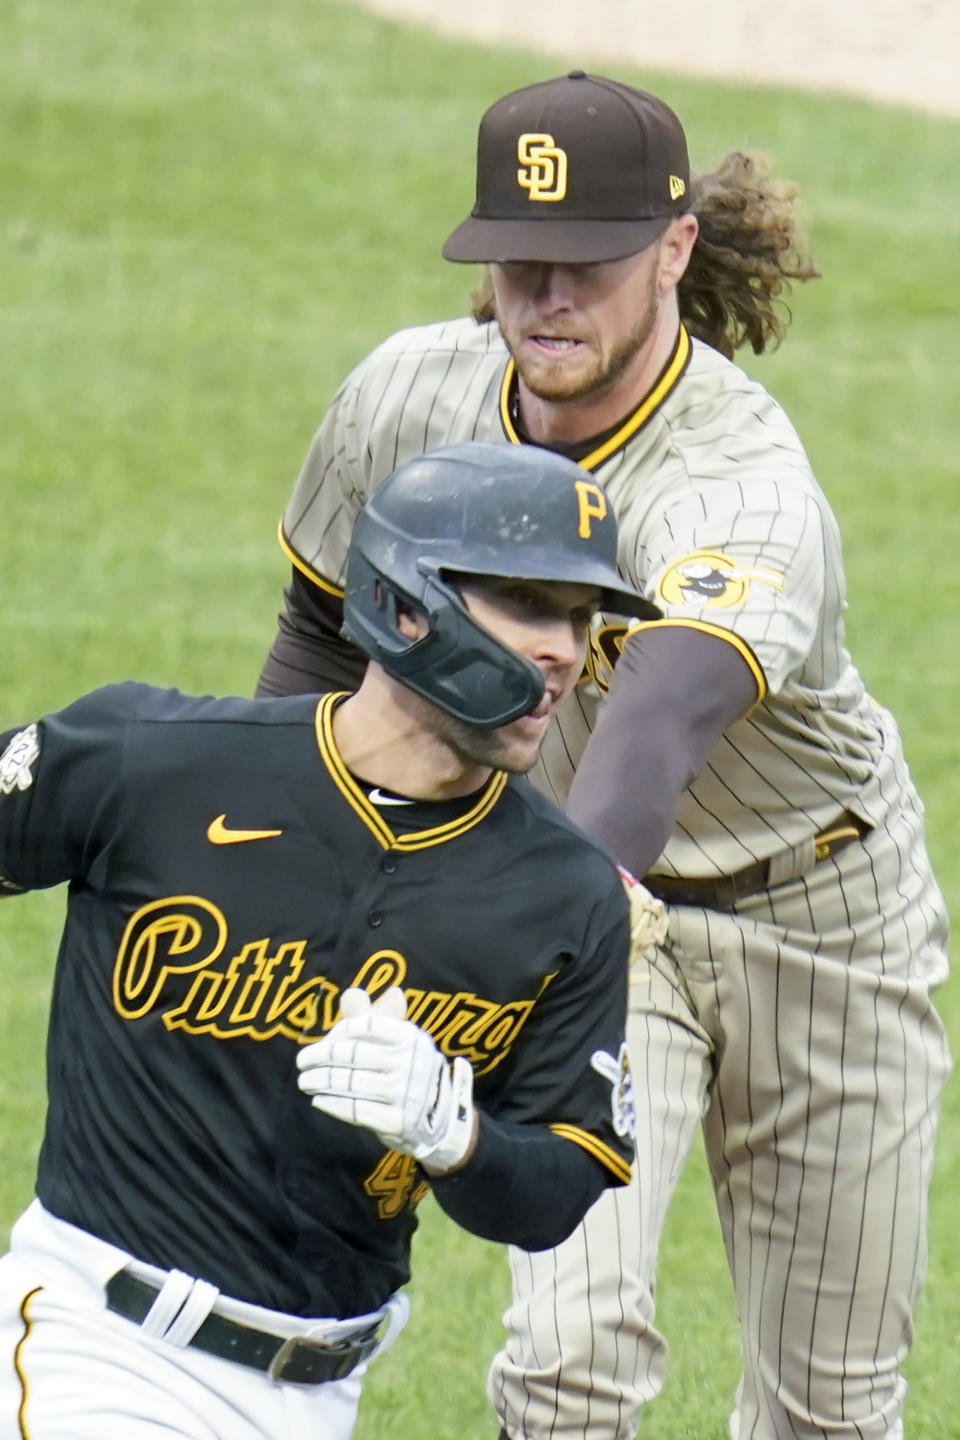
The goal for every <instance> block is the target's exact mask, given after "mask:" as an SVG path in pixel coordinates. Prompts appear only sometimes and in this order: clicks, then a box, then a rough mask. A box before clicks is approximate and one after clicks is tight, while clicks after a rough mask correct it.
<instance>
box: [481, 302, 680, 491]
mask: <svg viewBox="0 0 960 1440" xmlns="http://www.w3.org/2000/svg"><path fill="white" fill-rule="evenodd" d="M690 351H691V345H690V336H689V335H688V334H687V332H686V330H685V329H684V327H683V326H682V325H681V326H680V331H679V334H678V335H677V344H676V348H675V349H674V352H673V355H672V356H671V357H670V360H669V362H668V364H667V367H666V369H665V370H664V372H663V374H662V375H661V376H660V379H659V380H658V381H657V383H656V385H654V387H653V389H652V390H651V391H650V392H649V393H648V394H647V395H646V396H645V397H644V399H643V400H641V402H640V404H639V405H638V406H637V408H636V410H634V412H633V414H632V415H630V416H629V418H628V419H626V420H625V421H624V422H623V424H622V425H621V426H620V428H619V430H617V431H615V432H614V434H613V435H611V436H610V438H609V440H605V441H604V442H603V444H602V445H598V446H597V448H596V450H591V452H590V454H589V455H585V456H584V457H583V459H582V460H578V461H577V464H578V465H579V466H580V467H581V469H583V470H595V469H596V468H597V466H598V465H602V464H603V462H604V460H608V459H609V458H610V456H611V455H612V454H613V453H614V451H616V450H620V449H622V447H623V446H624V445H626V443H627V441H628V440H629V439H631V437H632V436H634V435H635V434H636V433H637V431H638V430H639V429H640V428H641V426H643V425H645V424H646V423H647V421H648V420H649V419H650V416H651V415H652V414H653V412H654V410H656V409H657V407H658V406H659V405H662V404H663V401H664V400H665V399H666V397H667V396H668V395H669V393H670V391H671V390H672V389H673V387H674V385H676V383H677V381H678V380H679V379H680V376H681V375H682V374H683V372H684V370H685V369H686V368H687V364H688V362H689V360H690ZM516 371H517V367H516V364H515V363H514V360H513V357H512V356H511V357H510V359H509V360H508V361H507V368H506V371H505V372H504V376H503V382H502V384H501V386H500V420H501V423H502V424H503V428H504V431H505V432H506V436H507V439H508V440H509V441H510V443H511V445H521V444H522V443H523V442H522V440H521V439H520V436H519V434H518V433H517V428H516V426H515V425H514V423H513V420H512V419H511V416H510V391H511V390H512V388H513V381H514V377H515V375H516Z"/></svg>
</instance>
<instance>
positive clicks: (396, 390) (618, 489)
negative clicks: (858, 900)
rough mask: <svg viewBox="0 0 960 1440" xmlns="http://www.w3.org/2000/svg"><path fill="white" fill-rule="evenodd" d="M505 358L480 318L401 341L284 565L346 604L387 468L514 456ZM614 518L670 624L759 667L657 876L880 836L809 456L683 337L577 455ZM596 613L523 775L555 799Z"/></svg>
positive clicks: (766, 405)
mask: <svg viewBox="0 0 960 1440" xmlns="http://www.w3.org/2000/svg"><path fill="white" fill-rule="evenodd" d="M513 393H514V382H513V365H512V362H511V361H510V359H509V357H508V355H507V352H506V350H505V347H504V345H503V342H502V340H501V339H500V335H499V332H498V330H497V328H496V326H494V325H483V326H478V325H476V324H475V323H474V322H473V321H471V320H459V321H454V322H449V323H444V324H440V325H432V326H425V327H421V328H417V329H412V330H407V331H403V332H401V333H399V334H398V335H395V336H393V337H392V338H391V339H389V340H387V341H386V342H385V343H384V344H383V345H381V346H380V347H379V348H378V349H377V350H376V351H374V352H373V354H372V355H370V356H369V357H368V358H367V359H366V360H365V361H364V362H363V363H362V364H361V365H360V366H358V368H357V369H356V370H355V371H354V372H353V374H352V375H351V376H349V378H348V379H347V380H346V382H345V383H344V385H343V387H342V388H341V390H340V392H339V394H338V395H337V397H336V399H335V401H334V403H333V405H332V406H331V409H330V411H329V413H328V415H327V417H326V418H325V420H324V422H323V425H322V426H321V428H320V430H319V431H318V433H317V436H316V437H315V440H314V443H313V446H312V447H311V450H310V453H309V455H308V457H307V460H306V463H305V465H304V469H303V471H302V473H301V476H300V479H299V481H298V484H297V487H296V489H295V491H294V494H293V497H292V499H291V502H290V505H289V507H288V509H287V512H286V515H285V517H284V522H283V531H282V534H283V541H284V544H285V548H286V549H287V551H288V553H289V554H290V557H291V559H292V560H293V562H294V564H296V565H298V566H299V567H300V568H301V569H303V570H304V571H305V573H307V574H308V575H309V576H311V578H313V579H314V580H316V581H317V582H318V583H320V584H321V586H323V587H324V588H326V589H328V590H333V591H334V592H335V593H339V587H340V584H341V582H342V577H343V565H344V560H345V556H346V549H347V544H348V541H349V535H350V531H351V528H352V525H353V521H354V519H355V517H356V514H357V512H358V510H359V508H360V506H361V505H362V503H363V501H364V500H365V499H366V497H367V495H368V494H369V493H370V491H371V490H372V489H373V488H374V487H375V486H376V485H377V484H378V483H379V482H380V481H381V480H382V479H383V478H384V477H385V476H386V475H387V474H388V473H389V472H390V471H391V470H392V469H393V468H394V466H395V465H396V464H398V463H399V462H401V461H403V460H406V459H409V458H411V457H412V456H413V455H416V454H419V453H421V452H422V451H423V450H427V449H431V448H433V447H435V446H438V445H440V444H446V443H450V442H453V441H461V440H469V439H480V440H494V441H496V440H501V441H503V442H504V443H511V442H513V443H519V435H518V433H517V430H516V428H515V426H514V421H513V414H512V401H513ZM580 463H581V465H582V466H583V468H584V469H586V470H588V471H591V472H592V473H593V474H594V476H595V478H596V480H597V481H598V483H599V484H601V485H602V486H603V489H604V491H605V493H606V497H607V499H608V501H609V503H610V504H611V505H612V507H613V509H614V511H615V513H616V515H617V519H618V523H619V526H620V537H621V540H620V545H621V548H620V565H621V569H622V570H623V572H624V574H625V575H626V576H627V577H628V578H629V579H630V581H632V582H633V583H634V584H635V585H636V586H637V587H638V588H639V589H641V590H643V591H644V593H645V594H647V595H648V597H649V598H650V599H652V600H655V601H656V603H657V604H659V605H660V606H661V608H662V610H663V612H664V619H663V620H662V621H658V622H655V623H657V624H666V625H678V624H679V625H692V626H697V627H705V628H706V629H708V630H709V631H710V632H713V633H716V634H718V635H720V636H722V637H723V638H724V639H726V640H728V641H729V642H730V643H731V644H732V645H734V646H735V647H736V649H737V650H738V651H739V653H740V654H741V655H742V657H743V659H744V661H745V662H746V663H747V665H748V666H749V667H750V669H751V670H752V672H753V674H754V677H755V680H756V685H757V704H756V705H755V706H754V708H753V710H752V711H751V713H750V714H749V715H748V716H746V717H745V718H744V719H742V720H741V721H739V722H738V723H737V724H736V725H734V726H732V727H731V728H730V729H729V730H728V731H727V733H726V734H725V735H724V736H723V737H722V739H721V740H720V741H719V742H718V744H717V745H716V747H715V748H714V750H713V752H712V754H711V755H710V757H709V760H708V763H707V765H706V766H705V768H704V770H703V772H702V773H701V775H699V776H698V777H697V779H696V780H695V781H694V783H693V784H692V785H691V786H690V788H689V789H688V790H687V791H686V792H685V793H684V795H683V796H682V797H681V800H680V804H679V809H678V814H677V820H676V824H675V827H674V830H673V833H672V834H671V836H670V838H669V841H668V843H667V846H666V848H665V851H664V854H663V856H662V857H661V859H660V861H659V863H658V864H657V866H656V867H655V868H656V869H657V870H659V871H661V872H664V873H667V874H676V875H685V876H699V875H717V874H729V873H732V872H735V871H737V870H739V869H741V868H742V867H744V866H746V865H748V864H750V863H751V862H752V861H753V860H756V859H759V858H767V857H770V856H776V857H777V861H776V864H777V865H778V866H779V870H778V871H777V872H776V873H777V874H778V878H786V877H787V876H788V875H790V874H792V873H800V872H802V871H804V870H806V869H808V868H809V865H810V864H811V863H812V861H813V837H814V836H815V835H816V834H817V833H818V832H819V831H821V830H822V829H823V828H824V827H825V826H828V825H829V824H830V822H831V821H832V820H833V819H834V818H835V817H836V816H837V815H838V814H839V813H840V812H841V811H843V810H845V809H849V810H852V811H854V812H855V813H857V814H858V815H859V816H860V817H861V818H862V819H864V820H865V821H867V822H868V823H869V824H871V825H878V824H880V823H882V821H883V817H884V814H885V812H886V810H887V807H888V806H889V804H890V803H891V802H892V801H894V800H895V799H896V797H897V795H898V793H899V791H900V788H901V785H902V784H903V783H904V782H903V778H902V777H903V765H902V759H901V757H900V751H899V741H898V738H897V732H896V726H895V724H894V722H893V720H892V718H891V717H890V716H889V715H888V714H887V713H886V712H885V711H883V710H881V709H880V708H879V707H878V706H877V705H875V704H874V702H873V701H872V700H871V699H870V698H869V697H868V696H867V695H866V694H865V692H864V688H863V685H862V682H861V680H860V677H859V675H858V673H857V671H856V669H855V668H854V667H853V665H852V663H851V661H850V657H849V655H848V654H847V651H846V648H845V644H844V628H843V610H844V604H845V600H844V592H845V584H844V576H843V566H842V559H841V550H840V538H839V533H838V529H837V524H836V521H835V519H834V516H833V514H832V512H831V510H830V507H829V505H828V503H827V501H826V499H825V497H824V495H823V493H822V491H821V490H820V488H819V486H818V485H817V482H816V480H815V478H814V476H813V474H812V471H811V468H810V465H809V462H808V460H807V457H806V454H805V452H804V450H803V447H802V445H801V443H800V441H799V439H798V437H797V435H796V432H795V431H794V429H793V426H792V425H791V424H790V421H789V420H788V419H787V417H786V415H785V414H784V412H783V410H782V409H781V407H780V406H779V405H778V404H777V403H776V402H775V401H774V400H773V399H772V398H771V397H770V396H769V395H768V394H767V392H766V391H765V390H764V389H763V387H762V386H760V385H759V384H757V383H756V382H754V381H752V380H750V379H749V378H748V377H747V376H746V375H745V374H744V372H743V371H742V370H740V369H739V368H738V367H737V366H736V365H733V364H731V363H730V362H729V361H727V360H726V359H724V358H723V357H722V356H720V355H719V354H718V353H717V352H716V351H714V350H712V349H710V348H709V347H708V346H705V345H702V344H700V343H699V342H697V341H691V340H689V338H688V337H687V335H686V333H685V332H684V331H683V330H681V331H680V334H679V337H678V342H677V346H676V349H675V351H674V353H673V355H672V356H671V359H670V360H669V362H668V364H667V365H666V367H665V369H664V371H663V373H662V374H661V376H660V377H659V378H658V380H657V383H656V384H655V385H654V386H653V388H652V389H651V391H650V392H649V394H648V395H647V396H645V397H644V399H643V400H642V401H641V403H640V404H639V405H638V407H637V408H636V409H635V410H634V411H633V412H632V414H631V415H629V416H628V417H626V418H625V420H624V422H623V423H622V424H621V425H620V426H619V427H617V428H616V429H615V430H614V432H613V433H612V434H609V435H608V436H606V437H605V438H604V439H603V440H602V441H601V442H599V443H598V444H597V446H596V447H595V449H594V450H593V452H592V453H591V454H589V455H587V456H586V457H585V458H583V459H582V460H581V461H580ZM626 633H627V632H626V629H625V626H624V623H623V622H622V621H621V620H615V621H613V620H611V621H608V620H606V619H604V617H600V619H599V621H598V622H597V626H596V629H595V633H594V639H593V646H592V657H591V662H590V666H589V673H588V674H587V675H585V676H584V678H583V680H582V681H581V683H580V685H579V686H578V687H577V690H576V692H575V693H574V694H573V695H572V696H571V697H570V698H569V699H568V700H567V701H566V702H565V705H564V707H563V708H562V710H561V712H560V715H559V716H558V720H557V723H556V725H555V726H554V727H553V729H552V733H551V735H550V736H549V737H548V740H547V743H546V745H545V747H544V752H543V756H542V759H541V761H540V764H539V766H538V769H537V771H536V772H535V773H534V779H535V780H536V781H537V783H538V784H539V785H540V786H541V788H542V789H544V790H545V791H546V793H548V794H550V795H552V796H553V798H555V799H557V800H560V801H562V800H563V798H564V797H565V795H566V792H567V788H568V786H569V783H570V780H571V778H572V775H573V771H574V768H575V766H576V763H577V761H578V760H579V756H580V754H581V752H582V750H583V746H584V744H585V742H586V739H587V736H588V735H589V733H590V730H591V728H592V726H593V723H594V721H595V716H596V710H597V705H598V703H599V700H600V698H601V695H602V692H603V691H604V690H605V689H606V687H607V685H608V683H609V678H610V673H611V670H612V666H613V664H614V663H615V660H616V656H617V653H618V651H619V649H620V647H621V646H622V644H623V643H624V641H625V639H626Z"/></svg>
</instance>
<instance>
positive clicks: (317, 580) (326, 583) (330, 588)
mask: <svg viewBox="0 0 960 1440" xmlns="http://www.w3.org/2000/svg"><path fill="white" fill-rule="evenodd" d="M277 535H278V537H279V540H280V549H281V550H282V551H283V553H284V555H286V557H287V559H288V560H289V561H290V563H291V564H292V565H295V566H296V568H297V569H298V570H299V571H300V572H301V574H303V575H306V577H307V579H308V580H312V581H313V583H314V585H319V587H320V589H321V590H326V592H327V594H328V595H336V597H337V599H338V600H342V599H343V587H342V586H340V585H334V583H333V581H332V580H324V578H323V576H322V575H318V573H317V571H316V570H314V569H313V568H312V567H311V566H310V565H308V564H307V562H306V560H301V559H300V556H299V555H298V554H297V552H296V551H295V550H294V549H293V546H292V545H291V544H290V541H289V540H288V539H287V537H286V535H284V533H283V520H282V519H281V521H280V524H279V525H278V526H277Z"/></svg>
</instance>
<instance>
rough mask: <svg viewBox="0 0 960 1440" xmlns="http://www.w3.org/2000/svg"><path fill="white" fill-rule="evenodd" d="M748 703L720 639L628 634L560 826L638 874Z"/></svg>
mask: <svg viewBox="0 0 960 1440" xmlns="http://www.w3.org/2000/svg"><path fill="white" fill-rule="evenodd" d="M757 699H758V692H757V679H756V676H755V675H754V672H753V671H752V670H751V668H750V666H749V665H748V664H747V661H746V660H745V658H744V656H743V655H742V654H741V653H740V651H739V650H738V649H737V647H736V646H735V645H734V644H732V643H730V642H729V641H727V640H725V639H723V638H722V636H719V635H716V634H709V633H706V632H704V631H701V630H697V629H694V628H693V627H692V626H684V625H663V626H660V625H650V626H644V627H643V628H641V629H640V630H637V631H635V632H634V633H633V634H631V635H630V636H629V638H628V639H627V641H626V643H625V645H624V647H623V652H622V654H621V656H620V659H619V660H618V661H617V667H616V670H615V671H614V677H613V683H612V685H611V686H610V692H609V694H608V695H607V698H606V700H605V701H604V704H603V706H602V707H601V710H600V718H599V720H598V722H597V726H596V729H595V730H594V732H593V734H592V735H591V736H590V739H589V740H588V742H587V746H586V749H585V750H584V753H583V756H582V758H581V760H580V764H579V766H578V767H577V773H576V775H575V776H574V779H573V784H572V785H571V787H570V795H569V798H568V801H567V813H568V814H569V816H570V818H571V819H572V820H574V821H576V823H577V824H578V825H580V826H581V828H582V829H584V830H586V832H587V833H588V834H589V835H592V836H594V837H595V838H596V839H598V840H600V841H601V842H602V843H603V844H605V845H606V846H607V848H608V849H609V850H611V851H612V852H613V854H614V855H615V856H616V858H617V860H619V861H620V863H621V864H622V865H625V866H626V867H627V869H628V870H630V871H632V873H633V874H634V875H636V876H638V877H639V878H642V877H643V876H644V875H647V874H648V873H649V872H650V871H651V870H652V869H653V867H654V864H655V862H656V860H657V857H658V856H659V855H660V853H661V852H662V850H663V847H664V846H665V844H666V843H667V838H668V836H669V834H670V830H671V828H672V826H673V822H674V819H675V816H676V810H677V802H678V800H679V798H680V795H681V794H682V792H683V791H684V790H685V789H686V787H687V786H688V785H689V784H690V782H691V781H692V780H693V779H694V778H695V777H696V776H697V775H699V773H700V771H701V770H702V769H703V767H704V764H705V763H706V760H707V756H708V755H709V754H710V751H711V750H712V749H713V747H714V745H715V744H716V743H717V741H718V740H719V739H720V736H721V735H722V734H723V732H724V730H726V729H727V727H728V726H729V725H731V724H732V723H733V721H735V720H737V719H739V718H740V716H741V715H744V714H745V713H746V712H747V711H748V710H749V709H750V708H751V706H752V705H753V704H755V703H756V701H757Z"/></svg>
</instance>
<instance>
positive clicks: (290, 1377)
mask: <svg viewBox="0 0 960 1440" xmlns="http://www.w3.org/2000/svg"><path fill="white" fill-rule="evenodd" d="M159 1293H160V1286H159V1285H154V1284H152V1283H151V1282H150V1281H149V1280H140V1279H138V1277H137V1276H136V1275H132V1274H131V1273H130V1271H129V1270H118V1271H117V1273H116V1275H111V1277H110V1279H109V1280H108V1281H107V1309H108V1310H112V1311H114V1313H115V1314H117V1315H122V1316H123V1318H124V1319H125V1320H132V1321H133V1322H134V1324H135V1325H139V1324H141V1323H142V1322H143V1320H145V1319H146V1316H147V1312H148V1311H149V1309H150V1307H151V1306H152V1304H153V1302H154V1301H155V1300H156V1298H157V1296H158V1295H159ZM378 1331H379V1322H378V1323H377V1325H375V1326H373V1327H372V1328H371V1329H370V1330H364V1331H363V1332H362V1333H360V1334H358V1335H352V1336H350V1338H349V1339H346V1340H335V1341H333V1342H331V1343H330V1344H324V1342H323V1341H321V1340H308V1339H305V1338H304V1337H303V1336H302V1335H296V1336H294V1337H293V1338H292V1339H286V1340H285V1339H284V1338H283V1337H282V1336H280V1335H271V1334H270V1333H269V1332H268V1331H265V1330H254V1329H252V1328H251V1326H249V1325H243V1324H241V1323H240V1321H239V1320H228V1319H227V1317H226V1316H225V1315H215V1314H213V1313H211V1314H209V1315H208V1316H207V1318H206V1319H205V1320H204V1321H203V1323H202V1324H201V1325H200V1327H199V1329H198V1330H197V1332H196V1334H195V1335H194V1337H193V1339H192V1340H191V1341H190V1345H191V1347H192V1348H193V1349H195V1350H205V1351H206V1353H207V1354H208V1355H217V1356H219V1358H220V1359H221V1360H233V1361H235V1362H236V1364H238V1365H248V1366H249V1367H250V1368H251V1369H252V1370H263V1371H265V1372H266V1373H267V1374H268V1375H269V1376H270V1378H271V1380H286V1381H289V1382H290V1383H291V1384H293V1385H320V1384H322V1383H323V1382H324V1381H327V1380H343V1379H344V1377H345V1376H347V1375H349V1374H350V1372H351V1371H352V1370H355V1369H356V1367H357V1366H358V1365H359V1364H360V1362H361V1361H362V1360H366V1359H367V1357H368V1356H369V1355H372V1354H373V1351H374V1350H375V1349H376V1348H377V1345H378V1344H379V1336H378Z"/></svg>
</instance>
